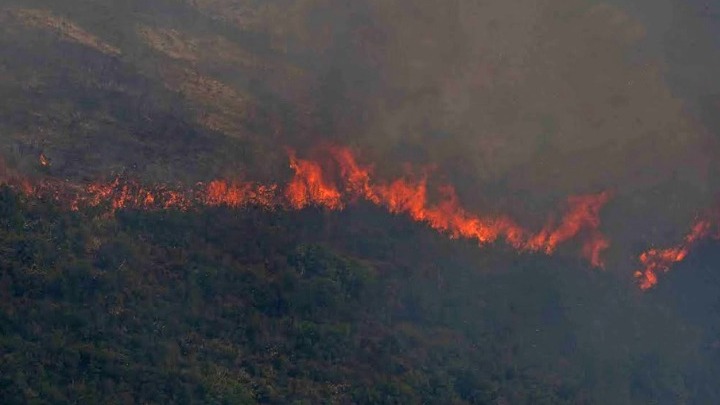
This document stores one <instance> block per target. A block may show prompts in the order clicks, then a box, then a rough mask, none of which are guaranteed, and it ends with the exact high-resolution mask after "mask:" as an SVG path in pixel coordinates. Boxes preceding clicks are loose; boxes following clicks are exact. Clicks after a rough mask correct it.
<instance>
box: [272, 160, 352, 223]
mask: <svg viewBox="0 0 720 405" xmlns="http://www.w3.org/2000/svg"><path fill="white" fill-rule="evenodd" d="M288 155H289V158H290V168H291V169H293V170H294V171H295V177H293V179H292V180H291V181H290V183H289V184H288V185H287V187H286V189H285V196H286V197H287V199H288V203H290V206H291V207H292V208H294V209H302V208H305V207H307V206H309V205H319V206H323V207H326V208H329V209H341V208H342V207H343V204H342V202H341V194H340V191H338V189H337V188H335V186H333V185H332V184H330V183H329V182H328V181H327V180H326V179H325V177H324V173H323V169H322V167H321V166H320V164H319V163H317V162H313V161H310V160H301V159H298V158H297V157H296V156H295V152H294V151H292V150H289V151H288Z"/></svg>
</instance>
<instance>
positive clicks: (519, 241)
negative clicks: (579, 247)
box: [332, 147, 610, 267]
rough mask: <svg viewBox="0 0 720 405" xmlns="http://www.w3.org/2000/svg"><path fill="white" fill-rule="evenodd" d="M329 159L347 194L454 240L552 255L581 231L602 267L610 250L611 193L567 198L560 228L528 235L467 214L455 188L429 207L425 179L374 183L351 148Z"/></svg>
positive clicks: (503, 221)
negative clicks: (606, 220) (605, 210)
mask: <svg viewBox="0 0 720 405" xmlns="http://www.w3.org/2000/svg"><path fill="white" fill-rule="evenodd" d="M332 155H333V157H334V158H335V160H336V161H337V164H338V165H339V166H340V174H341V177H342V179H343V181H344V182H345V183H346V185H345V189H346V190H348V191H349V192H350V193H352V194H353V195H355V196H359V197H364V198H365V199H367V200H368V201H370V202H373V203H375V204H377V205H381V206H384V207H386V208H387V209H388V210H389V211H390V212H392V213H404V214H407V215H409V216H410V217H411V218H412V219H413V220H415V221H420V222H425V223H427V224H428V225H429V226H430V227H432V228H433V229H436V230H438V231H440V232H443V233H446V234H449V235H450V236H451V237H453V238H459V237H462V238H468V239H475V240H477V241H478V242H479V243H480V244H486V243H492V242H495V241H496V240H497V239H498V238H501V237H502V238H503V239H504V240H505V241H506V242H507V243H508V244H509V245H510V246H512V247H514V248H516V249H518V250H521V251H543V252H545V253H546V254H552V253H554V252H555V250H556V249H557V247H558V245H560V244H561V243H563V242H566V241H567V240H569V239H572V238H573V237H575V236H577V235H578V234H580V233H581V232H582V231H588V233H589V234H590V238H589V240H587V241H586V242H585V244H584V246H583V255H584V256H585V257H586V258H588V260H590V262H591V264H592V265H593V266H596V267H602V266H603V263H602V260H601V259H600V254H601V252H602V251H603V250H604V249H606V248H607V247H608V246H609V241H608V240H607V239H606V238H605V237H604V236H603V235H601V234H600V233H599V231H598V228H599V226H600V209H601V208H602V207H603V206H604V205H605V204H606V203H607V202H608V200H609V199H610V193H609V192H602V193H600V194H593V195H584V196H574V197H570V198H569V199H568V205H569V207H570V211H569V212H568V213H567V214H566V215H565V216H564V217H563V220H562V221H561V222H560V225H559V226H558V227H557V228H554V229H553V228H552V227H551V226H547V227H545V228H544V229H542V230H541V231H540V232H538V233H537V234H536V235H532V234H531V233H530V232H529V231H527V230H525V229H523V228H522V227H520V226H519V225H517V224H516V223H515V222H514V221H512V220H511V219H509V218H507V217H503V216H501V217H497V218H486V217H481V216H478V215H475V214H471V213H469V212H468V211H467V210H466V209H465V208H463V207H462V206H461V205H460V203H459V201H458V197H457V194H456V192H455V189H454V188H453V187H452V186H450V185H445V186H441V187H440V188H439V190H438V191H439V193H440V194H441V195H442V196H443V199H441V200H440V201H439V202H438V203H436V204H432V203H430V202H429V199H428V190H427V179H426V178H425V177H422V178H421V179H420V180H418V181H410V180H407V179H398V180H395V181H393V182H391V183H387V184H379V185H373V184H372V183H371V172H372V170H371V169H370V168H367V167H362V166H360V165H359V164H358V163H357V161H356V160H355V158H354V156H353V154H352V153H351V152H350V150H348V149H346V148H339V147H335V148H333V149H332Z"/></svg>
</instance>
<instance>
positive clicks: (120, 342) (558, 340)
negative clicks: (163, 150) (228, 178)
mask: <svg viewBox="0 0 720 405" xmlns="http://www.w3.org/2000/svg"><path fill="white" fill-rule="evenodd" d="M0 209H1V212H2V214H3V215H2V230H3V232H2V235H1V236H0V240H1V242H0V244H1V246H2V250H3V252H5V253H4V254H3V255H2V259H1V260H2V262H1V263H0V268H1V269H2V278H1V279H0V285H1V287H0V293H1V294H2V300H0V301H1V302H2V317H3V319H2V322H0V324H1V325H2V339H1V342H2V343H1V346H2V352H3V356H2V364H1V366H0V367H1V368H2V373H1V374H2V382H1V383H0V387H2V392H3V398H5V400H6V403H22V402H26V401H31V400H32V401H39V403H47V402H53V403H57V402H96V401H100V400H104V399H108V398H113V401H117V402H121V403H168V402H180V403H186V402H190V401H193V402H195V401H200V402H211V403H255V402H261V403H290V402H293V401H295V402H305V403H318V402H330V403H348V402H355V403H417V402H426V403H458V404H459V403H547V404H551V403H553V404H555V403H596V402H606V401H610V400H611V399H612V400H615V399H619V398H624V401H632V402H639V403H646V402H651V401H657V400H660V401H661V402H660V403H663V402H662V401H667V403H675V402H676V401H680V400H682V398H693V399H707V400H708V401H709V400H710V399H715V398H717V396H716V395H717V393H716V386H715V385H714V384H713V383H712V381H714V375H713V372H712V370H713V369H714V367H716V365H713V366H712V367H713V368H710V367H711V366H710V365H711V364H716V363H713V359H716V358H717V357H716V356H717V354H714V356H715V357H708V356H707V352H706V350H708V349H709V348H708V349H703V350H699V349H698V348H699V347H707V344H708V341H707V340H708V339H709V338H711V337H712V334H708V335H703V332H702V328H701V327H700V325H698V324H695V323H693V322H692V321H686V320H683V318H682V317H681V316H680V315H679V314H677V313H675V311H673V310H672V309H671V307H669V306H666V305H665V304H663V303H662V301H663V299H664V298H661V297H658V299H655V297H652V296H638V295H639V293H638V292H637V290H636V289H635V287H634V286H628V285H622V284H618V282H617V281H616V280H614V278H613V277H612V276H610V275H608V274H602V273H597V272H596V273H592V272H588V271H587V269H585V268H584V267H583V266H578V264H575V263H574V261H567V260H558V259H548V258H544V257H542V256H533V255H531V256H517V255H516V254H515V253H512V252H505V253H502V252H498V251H495V252H492V253H488V252H484V251H480V250H478V249H477V248H476V247H475V246H474V245H472V244H468V243H463V242H460V241H449V240H446V239H444V238H443V237H442V236H438V235H436V234H435V233H433V232H432V231H429V230H427V229H425V228H424V227H422V226H419V225H417V224H413V223H410V222H408V221H407V220H405V219H403V218H402V217H395V218H393V217H389V216H388V215H387V214H384V213H382V212H379V211H377V210H376V209H373V208H371V207H366V208H362V207H361V208H358V209H356V210H352V211H347V212H343V213H327V212H325V213H324V212H322V211H317V210H314V209H308V210H305V211H302V212H299V213H294V214H282V213H270V212H267V211H264V210H262V209H245V210H241V211H233V210H227V209H208V210H205V211H204V212H202V213H200V214H192V215H190V214H188V213H183V212H178V211H169V212H158V213H143V212H138V211H127V212H119V213H118V214H117V215H116V216H115V217H113V218H106V219H101V218H98V217H96V216H93V215H94V214H93V213H92V212H75V213H68V212H65V211H59V210H57V209H56V208H55V206H54V205H52V204H48V203H45V202H37V201H27V200H26V199H24V198H22V197H19V196H18V195H16V194H15V193H14V192H13V191H12V190H10V189H8V188H4V189H3V190H2V198H1V199H0ZM381 224H383V225H384V226H381ZM400 235H404V236H400ZM501 250H502V249H501ZM663 295H667V294H663ZM715 339H717V335H715ZM703 342H704V343H703ZM714 353H716V351H715V352H714ZM706 366H707V367H708V368H704V367H706ZM702 402H704V401H702Z"/></svg>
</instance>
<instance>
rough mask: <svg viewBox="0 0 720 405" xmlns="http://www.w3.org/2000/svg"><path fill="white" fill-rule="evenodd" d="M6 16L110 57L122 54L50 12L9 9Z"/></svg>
mask: <svg viewBox="0 0 720 405" xmlns="http://www.w3.org/2000/svg"><path fill="white" fill-rule="evenodd" d="M5 16H6V17H10V18H13V19H16V20H18V21H20V22H21V23H23V24H24V25H26V26H30V27H34V28H40V29H46V30H50V31H54V32H56V33H57V34H58V35H59V36H60V37H61V38H63V39H65V40H68V41H73V42H76V43H79V44H82V45H85V46H88V47H90V48H93V49H95V50H97V51H100V52H102V53H105V54H108V55H113V56H119V55H120V54H121V53H122V52H121V51H120V49H118V48H116V47H114V46H112V45H110V44H108V43H106V42H104V41H102V40H101V39H100V38H98V37H96V36H94V35H93V34H91V33H89V32H87V31H85V30H84V29H82V28H80V27H79V26H78V25H77V24H75V23H73V22H72V21H70V20H68V19H66V18H64V17H61V16H57V15H54V14H52V13H51V12H50V11H48V10H39V9H8V10H6V13H5Z"/></svg>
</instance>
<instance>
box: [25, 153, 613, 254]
mask: <svg viewBox="0 0 720 405" xmlns="http://www.w3.org/2000/svg"><path fill="white" fill-rule="evenodd" d="M324 151H325V152H328V153H327V154H326V155H325V156H324V159H321V160H310V159H300V158H298V157H297V155H296V153H295V152H294V151H292V150H288V157H289V166H290V169H291V170H292V171H293V176H292V178H291V179H290V180H289V181H288V183H286V184H285V185H284V186H283V187H279V186H278V185H275V184H270V185H264V184H257V183H252V182H239V181H234V182H233V181H226V180H213V181H211V182H209V183H207V184H204V183H198V184H196V185H195V186H194V187H191V188H189V189H188V188H183V187H171V186H167V185H156V186H146V185H143V184H141V183H139V182H137V181H132V180H128V179H123V178H120V177H118V178H115V179H113V180H112V181H109V182H98V183H91V184H88V185H85V186H79V185H74V184H70V183H67V182H59V181H55V180H46V181H44V182H41V183H39V184H36V185H31V184H30V183H29V182H27V181H22V182H16V186H17V188H18V189H20V190H21V191H23V192H25V193H26V194H28V195H35V196H38V197H43V198H49V199H52V200H53V201H58V202H60V203H63V204H65V205H66V206H67V207H68V208H69V209H71V210H76V211H77V210H81V209H84V208H90V207H95V208H104V209H105V210H106V212H107V213H109V214H112V213H114V212H116V211H118V210H123V209H136V210H166V209H176V210H182V211H187V210H191V209H193V208H195V207H202V206H208V207H218V206H225V207H229V208H240V207H244V206H249V205H253V206H260V207H264V208H267V209H293V210H299V209H303V208H305V207H308V206H319V207H323V208H325V209H330V210H341V209H343V208H344V207H346V206H347V205H348V204H349V203H352V202H354V201H357V200H359V199H362V200H365V201H367V202H369V203H372V204H375V205H377V206H380V207H383V208H384V209H386V210H388V211H389V212H391V213H393V214H399V215H407V216H408V217H410V218H411V219H413V220H414V221H418V222H422V223H425V224H427V225H428V226H429V227H431V228H433V229H435V230H437V231H438V232H441V233H443V234H446V235H448V236H449V237H451V238H466V239H472V240H475V241H477V242H478V244H479V245H484V244H488V243H493V242H495V241H498V240H502V241H504V242H505V243H507V244H508V245H509V246H511V247H513V248H515V249H516V250H518V251H519V252H541V253H545V254H552V253H554V252H555V251H556V250H557V248H558V246H559V245H560V244H563V243H565V242H567V241H569V240H570V239H573V238H575V237H578V236H580V237H581V238H582V241H581V242H582V245H581V246H582V254H583V256H584V257H586V258H587V259H588V260H589V261H590V263H591V264H592V265H593V266H596V267H602V260H601V258H600V255H601V253H602V251H603V250H604V249H606V248H607V247H608V246H609V242H608V241H607V239H606V238H605V237H604V236H603V235H602V234H601V233H600V232H599V230H598V228H599V226H600V218H599V215H600V210H601V208H602V207H603V206H604V205H605V204H606V203H607V202H608V200H609V199H610V194H609V193H607V192H603V193H599V194H592V195H583V196H573V197H570V198H568V200H567V209H568V210H567V213H566V214H565V215H564V216H562V218H561V220H560V221H559V222H557V224H555V223H554V222H552V221H548V225H547V226H545V227H544V228H542V229H541V230H539V231H538V232H531V231H529V230H527V229H525V228H523V227H521V226H520V225H518V224H517V223H516V222H515V221H513V220H512V219H510V218H508V217H506V216H483V215H478V214H475V213H472V212H470V211H468V210H467V209H466V208H465V207H463V206H462V205H461V203H460V200H459V198H458V196H457V193H456V191H455V189H454V188H453V187H452V186H451V185H443V186H440V187H437V188H435V189H430V187H429V186H428V181H427V175H423V176H405V177H402V178H398V179H395V180H392V181H374V179H373V168H372V167H371V166H367V165H362V164H360V163H358V161H357V159H356V158H355V156H354V154H353V153H352V151H351V150H350V149H348V148H343V147H337V146H332V147H328V148H325V149H324Z"/></svg>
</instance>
